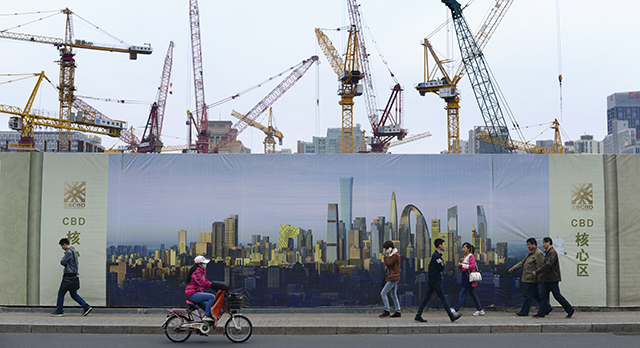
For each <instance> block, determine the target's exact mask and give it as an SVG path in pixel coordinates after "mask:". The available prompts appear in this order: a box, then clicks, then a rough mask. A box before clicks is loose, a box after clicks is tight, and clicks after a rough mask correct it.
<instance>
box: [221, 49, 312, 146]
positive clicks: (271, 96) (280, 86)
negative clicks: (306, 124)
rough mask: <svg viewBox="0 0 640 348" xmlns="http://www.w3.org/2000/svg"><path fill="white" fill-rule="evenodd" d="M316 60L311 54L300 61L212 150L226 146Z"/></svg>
mask: <svg viewBox="0 0 640 348" xmlns="http://www.w3.org/2000/svg"><path fill="white" fill-rule="evenodd" d="M317 61H318V56H315V55H314V56H311V58H309V59H306V60H304V61H302V63H300V64H299V65H298V67H297V68H296V69H294V70H293V71H292V72H291V74H289V76H287V77H286V78H285V79H284V80H282V82H280V84H278V85H277V86H276V87H275V88H274V89H273V90H272V91H271V92H269V94H267V96H266V97H264V98H263V99H262V100H261V101H260V102H259V103H258V104H256V106H254V107H253V108H252V109H251V110H249V112H247V113H246V115H245V116H244V117H243V118H242V119H241V120H239V121H238V122H236V124H234V125H233V127H231V129H229V131H228V132H227V133H225V134H224V135H223V136H222V138H221V139H220V141H219V142H218V143H217V144H215V146H214V148H213V152H215V153H218V150H219V149H220V148H222V147H225V146H227V145H228V144H229V143H230V142H231V141H233V140H234V136H237V135H238V134H240V133H241V132H242V131H243V130H244V129H245V128H247V126H249V121H253V120H255V119H256V118H258V116H260V115H261V114H262V113H263V112H265V111H266V110H267V109H268V108H269V107H270V106H271V105H273V103H275V102H276V100H278V99H279V98H280V97H281V96H282V95H283V94H284V93H285V92H286V91H288V90H289V88H291V87H292V86H293V85H294V84H295V83H296V82H298V80H300V78H301V77H302V76H303V75H304V74H305V73H306V72H307V70H309V68H310V67H311V65H312V64H313V63H315V62H317Z"/></svg>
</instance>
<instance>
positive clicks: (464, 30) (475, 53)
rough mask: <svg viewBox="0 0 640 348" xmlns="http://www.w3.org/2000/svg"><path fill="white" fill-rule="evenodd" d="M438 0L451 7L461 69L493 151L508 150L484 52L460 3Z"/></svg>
mask: <svg viewBox="0 0 640 348" xmlns="http://www.w3.org/2000/svg"><path fill="white" fill-rule="evenodd" d="M441 1H442V2H443V3H444V4H445V5H446V6H447V7H448V8H449V10H451V16H452V18H453V24H454V27H455V30H456V36H457V38H458V46H459V47H460V55H461V58H462V62H463V63H464V66H465V69H466V70H467V71H469V78H470V80H471V87H472V89H473V93H474V95H475V97H476V101H477V102H478V106H479V107H480V113H481V114H482V117H483V118H484V123H485V125H486V127H487V132H488V134H489V137H490V138H491V140H492V144H493V148H494V151H495V152H496V153H504V152H507V151H508V152H512V149H513V148H514V146H513V143H512V139H511V136H510V135H509V128H507V124H506V122H505V119H504V115H503V113H502V108H501V106H500V103H499V102H498V95H497V94H496V90H495V87H494V85H493V81H492V80H491V79H490V77H489V69H488V68H487V63H486V61H485V58H484V54H482V50H481V49H480V46H478V43H477V41H476V40H475V39H474V37H473V35H472V34H471V30H470V29H469V25H468V24H467V21H466V19H465V18H464V15H463V14H462V6H461V5H460V3H459V2H458V1H456V0H441ZM456 116H457V112H456ZM456 118H457V117H456ZM458 132H459V131H458ZM458 148H459V143H458Z"/></svg>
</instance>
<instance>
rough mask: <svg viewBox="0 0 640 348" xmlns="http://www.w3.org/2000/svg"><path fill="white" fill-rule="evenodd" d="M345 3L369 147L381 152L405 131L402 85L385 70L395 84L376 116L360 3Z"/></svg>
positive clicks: (354, 1) (353, 1)
mask: <svg viewBox="0 0 640 348" xmlns="http://www.w3.org/2000/svg"><path fill="white" fill-rule="evenodd" d="M347 6H348V10H349V20H350V22H351V25H352V26H355V28H356V31H357V32H358V33H359V34H358V36H357V42H358V58H359V61H360V69H361V71H362V77H361V80H362V81H363V82H362V84H363V85H364V100H365V106H366V108H367V117H368V119H369V124H371V130H372V132H373V137H372V138H371V139H372V142H371V151H372V152H384V148H385V147H386V145H387V144H388V143H389V142H390V141H391V140H392V139H393V138H396V137H397V138H398V140H402V138H404V136H405V135H406V134H407V131H406V130H405V129H402V113H403V110H402V92H403V91H404V89H403V88H402V87H401V86H400V83H399V82H398V80H397V79H396V78H395V76H394V75H393V73H392V72H391V70H389V73H390V74H391V77H392V78H393V81H394V82H395V86H393V87H392V88H391V96H390V97H389V101H388V102H387V105H386V107H385V109H384V110H383V112H382V117H379V115H378V112H379V111H378V104H377V101H376V93H375V89H374V87H373V78H372V76H371V69H370V67H369V54H368V53H367V46H366V44H365V37H364V28H363V26H362V19H361V16H360V9H359V6H360V5H358V2H357V1H356V0H347ZM385 64H386V62H385ZM394 111H395V112H394Z"/></svg>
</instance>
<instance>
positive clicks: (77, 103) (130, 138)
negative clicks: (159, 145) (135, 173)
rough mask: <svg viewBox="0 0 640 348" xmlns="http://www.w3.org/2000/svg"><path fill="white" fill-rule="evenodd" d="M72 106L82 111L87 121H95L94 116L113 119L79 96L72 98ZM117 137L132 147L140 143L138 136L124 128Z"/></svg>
mask: <svg viewBox="0 0 640 348" xmlns="http://www.w3.org/2000/svg"><path fill="white" fill-rule="evenodd" d="M72 106H73V108H74V109H76V110H77V111H82V112H84V117H85V118H87V119H88V120H89V121H95V119H96V118H99V119H103V120H110V121H113V120H112V119H111V118H109V117H107V116H106V115H105V114H103V113H102V112H100V111H98V110H96V109H95V108H94V107H93V106H91V105H89V104H87V103H86V102H85V101H84V100H82V99H80V98H75V99H73V104H72ZM119 137H120V140H122V142H123V143H125V144H127V145H129V146H130V147H132V148H136V147H138V144H140V139H138V137H136V135H135V134H133V133H132V132H131V131H130V130H128V129H126V128H123V129H122V132H120V135H119Z"/></svg>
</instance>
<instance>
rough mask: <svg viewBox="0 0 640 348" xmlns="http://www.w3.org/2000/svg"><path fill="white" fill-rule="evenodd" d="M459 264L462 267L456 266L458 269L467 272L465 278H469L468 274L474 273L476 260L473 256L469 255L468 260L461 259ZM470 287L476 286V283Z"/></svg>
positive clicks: (472, 283)
mask: <svg viewBox="0 0 640 348" xmlns="http://www.w3.org/2000/svg"><path fill="white" fill-rule="evenodd" d="M465 261H466V262H465ZM461 263H462V265H460V266H458V268H460V269H461V270H462V271H467V272H468V273H467V277H469V273H471V272H475V271H476V258H475V256H473V254H469V259H468V260H467V258H466V257H465V259H463V260H462V262H461ZM462 276H463V277H464V273H463V274H462ZM471 286H473V287H476V286H478V282H471Z"/></svg>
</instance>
